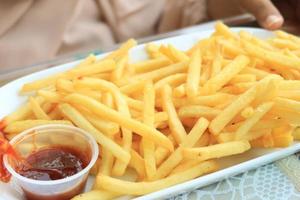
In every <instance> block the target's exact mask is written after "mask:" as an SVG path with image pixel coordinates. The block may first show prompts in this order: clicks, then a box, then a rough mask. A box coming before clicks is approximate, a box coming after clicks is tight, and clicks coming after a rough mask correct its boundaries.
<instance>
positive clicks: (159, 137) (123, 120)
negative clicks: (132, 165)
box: [64, 94, 173, 151]
mask: <svg viewBox="0 0 300 200" xmlns="http://www.w3.org/2000/svg"><path fill="white" fill-rule="evenodd" d="M64 100H65V101H67V102H70V103H72V104H75V105H76V104H81V105H82V106H85V107H87V108H88V109H90V110H91V111H92V112H94V113H95V114H96V115H98V116H99V117H103V118H104V119H107V120H110V121H112V122H115V123H118V124H119V125H120V126H123V127H125V128H128V129H129V130H132V131H133V132H135V133H137V134H139V135H141V136H143V137H147V138H149V139H150V140H152V141H154V142H155V143H156V144H157V145H162V146H164V147H166V148H168V149H170V150H171V151H172V150H173V144H172V143H171V142H170V140H169V139H168V138H167V137H166V136H164V135H163V134H162V133H161V132H159V131H157V130H155V129H153V128H150V127H148V126H146V125H144V124H142V123H141V122H139V121H137V120H134V119H131V118H129V117H124V116H123V115H122V114H120V113H118V112H117V111H115V110H113V109H111V108H108V107H106V106H105V105H103V104H102V103H100V102H97V101H96V100H94V99H92V98H90V97H86V96H83V95H80V94H71V95H69V96H67V97H65V98H64Z"/></svg>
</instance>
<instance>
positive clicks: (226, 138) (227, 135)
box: [217, 128, 272, 143]
mask: <svg viewBox="0 0 300 200" xmlns="http://www.w3.org/2000/svg"><path fill="white" fill-rule="evenodd" d="M271 132H272V129H270V128H265V129H258V130H251V131H249V132H248V134H246V135H245V136H244V139H245V140H248V141H253V140H256V139H258V138H260V137H262V136H264V135H266V134H270V133H271ZM235 136H236V134H235V133H233V132H224V133H220V134H219V135H218V136H217V140H218V142H219V143H224V142H231V141H235Z"/></svg>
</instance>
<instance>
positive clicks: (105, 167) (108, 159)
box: [92, 92, 131, 188]
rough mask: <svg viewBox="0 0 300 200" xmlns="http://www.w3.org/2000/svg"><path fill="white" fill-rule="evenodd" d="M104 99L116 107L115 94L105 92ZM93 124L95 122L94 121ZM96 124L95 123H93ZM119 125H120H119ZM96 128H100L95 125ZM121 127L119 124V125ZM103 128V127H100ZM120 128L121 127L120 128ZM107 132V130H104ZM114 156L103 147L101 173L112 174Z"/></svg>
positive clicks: (108, 104)
mask: <svg viewBox="0 0 300 200" xmlns="http://www.w3.org/2000/svg"><path fill="white" fill-rule="evenodd" d="M102 101H103V103H104V104H105V105H106V106H108V107H110V108H113V107H114V101H113V96H112V95H111V93H109V92H105V93H104V94H103V96H102ZM92 124H93V123H92ZM93 125H94V126H95V124H93ZM117 126H118V125H117ZM95 127H96V128H99V127H97V126H95ZM118 127H119V126H118ZM100 130H101V129H100ZM118 130H119V128H118ZM104 133H105V132H104ZM108 137H109V138H111V139H113V138H112V136H108ZM130 159H131V158H130ZM114 160H115V159H114V156H113V154H112V153H111V152H110V150H109V149H107V148H102V160H101V165H100V167H99V173H101V174H105V175H111V169H112V168H113V164H114ZM96 186H97V182H95V184H94V188H95V187H96Z"/></svg>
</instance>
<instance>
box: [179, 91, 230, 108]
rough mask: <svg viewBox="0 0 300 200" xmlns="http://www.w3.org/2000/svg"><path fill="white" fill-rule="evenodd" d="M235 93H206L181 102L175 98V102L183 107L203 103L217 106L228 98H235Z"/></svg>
mask: <svg viewBox="0 0 300 200" xmlns="http://www.w3.org/2000/svg"><path fill="white" fill-rule="evenodd" d="M233 97H234V96H233V95H230V94H226V93H215V94H212V95H205V96H202V95H201V96H197V97H193V98H188V99H186V101H183V102H182V103H180V102H179V101H176V99H173V101H174V104H175V106H176V107H182V106H185V105H187V104H188V105H203V106H211V107H213V106H217V105H219V104H221V103H223V102H224V101H226V100H230V101H232V100H233Z"/></svg>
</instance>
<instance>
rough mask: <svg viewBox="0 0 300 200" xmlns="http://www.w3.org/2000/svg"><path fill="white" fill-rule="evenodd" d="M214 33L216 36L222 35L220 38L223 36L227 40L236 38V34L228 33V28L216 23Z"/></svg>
mask: <svg viewBox="0 0 300 200" xmlns="http://www.w3.org/2000/svg"><path fill="white" fill-rule="evenodd" d="M215 31H216V34H217V35H222V36H225V37H227V38H233V39H237V38H238V35H237V34H236V33H234V32H232V31H230V29H229V28H228V26H226V25H225V24H223V23H222V22H217V23H216V25H215Z"/></svg>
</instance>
